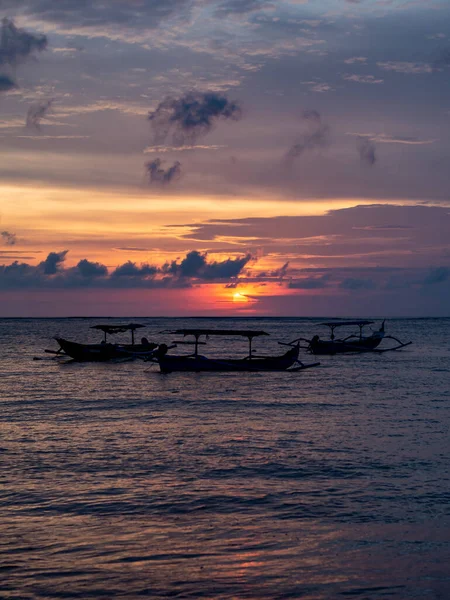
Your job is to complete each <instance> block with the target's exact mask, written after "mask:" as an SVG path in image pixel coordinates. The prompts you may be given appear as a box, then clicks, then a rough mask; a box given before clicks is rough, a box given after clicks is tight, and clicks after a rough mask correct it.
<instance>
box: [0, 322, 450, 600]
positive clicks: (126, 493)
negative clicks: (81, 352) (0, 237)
mask: <svg viewBox="0 0 450 600" xmlns="http://www.w3.org/2000/svg"><path fill="white" fill-rule="evenodd" d="M322 320H323V319H320V320H318V319H316V320H314V319H231V318H230V319H150V318H149V319H120V320H119V319H108V320H107V322H111V323H114V322H124V321H125V322H128V321H138V322H139V323H143V324H145V325H146V328H145V329H142V332H143V333H142V335H145V336H146V337H148V339H149V340H150V341H157V342H163V341H164V342H167V341H168V340H171V339H174V337H173V336H168V335H167V334H161V333H159V332H161V331H162V330H166V329H169V328H180V327H211V328H213V327H218V328H219V327H220V328H233V327H238V328H240V329H244V328H251V329H262V330H265V331H267V332H268V333H270V334H271V335H270V337H269V338H261V339H255V341H254V347H255V349H256V351H257V353H258V354H263V353H264V352H267V353H277V354H279V353H281V352H282V351H283V349H282V347H281V346H279V345H278V344H277V342H278V341H289V340H291V339H294V338H296V337H299V336H304V337H308V338H309V337H311V336H312V335H314V334H315V333H319V334H321V335H322V334H323V335H325V334H326V331H325V329H324V328H323V327H321V326H320V324H319V323H320V321H322ZM103 321H105V320H103ZM100 322H102V319H98V318H97V319H81V318H80V319H3V320H0V422H1V424H0V434H1V438H0V451H1V452H0V597H1V598H7V599H16V600H38V599H39V600H44V599H45V600H47V599H68V598H69V599H70V598H82V599H83V600H91V599H92V600H94V599H95V600H97V599H99V598H107V599H122V598H124V599H134V598H136V599H138V598H208V599H224V600H232V599H233V600H238V599H285V598H302V599H305V600H319V599H327V600H328V599H334V598H338V599H344V598H358V599H363V598H364V599H379V598H380V599H381V598H383V599H387V598H395V599H411V598H427V599H428V598H439V599H441V598H442V599H447V598H450V439H449V432H450V335H449V334H450V319H417V320H410V319H408V320H406V319H405V320H403V319H392V320H388V321H387V322H386V330H387V333H388V334H391V335H394V336H396V337H398V338H400V339H401V340H402V341H409V340H411V341H412V342H413V344H412V345H411V346H408V347H407V348H405V349H403V350H401V351H398V352H392V353H389V352H388V353H385V354H363V355H358V356H354V355H352V356H342V355H340V356H339V355H338V356H334V357H329V356H323V357H320V358H319V360H320V362H321V365H320V367H317V368H314V369H309V370H306V371H303V372H302V371H300V372H297V373H197V374H196V373H185V374H180V373H172V374H168V375H161V374H160V373H159V372H158V369H157V366H156V365H152V364H151V363H146V362H142V361H134V362H121V363H116V364H109V363H101V364H100V363H97V364H96V363H84V364H81V363H68V364H60V363H59V362H58V361H55V360H53V359H52V358H51V355H49V354H45V353H44V352H43V351H44V349H45V348H53V349H56V348H57V345H56V342H54V341H53V340H52V337H53V336H55V335H61V336H63V337H66V338H68V339H73V340H76V341H80V342H83V341H88V340H89V341H92V342H94V341H99V340H100V339H101V335H100V336H99V332H95V331H93V330H91V329H89V327H90V326H92V325H94V324H96V323H100ZM139 333H140V332H138V334H139ZM121 335H122V334H121ZM126 337H127V336H125V335H122V337H120V336H119V337H118V338H117V339H118V340H119V339H120V340H125V339H126ZM175 337H176V336H175ZM383 344H384V342H383ZM181 351H182V352H187V351H189V350H188V347H184V348H181ZM246 351H247V344H246V341H245V340H242V339H236V340H235V339H233V340H231V339H228V338H226V339H223V340H217V341H216V340H210V341H209V342H208V345H207V346H205V347H204V346H202V347H201V352H202V353H203V352H204V353H205V354H208V355H211V356H213V355H219V354H224V353H228V354H229V355H231V354H235V353H242V355H245V353H246ZM34 357H38V358H40V359H42V360H33V358H34ZM302 357H303V359H304V360H305V361H306V362H308V361H311V360H312V359H311V357H309V356H308V355H307V354H306V353H303V354H302Z"/></svg>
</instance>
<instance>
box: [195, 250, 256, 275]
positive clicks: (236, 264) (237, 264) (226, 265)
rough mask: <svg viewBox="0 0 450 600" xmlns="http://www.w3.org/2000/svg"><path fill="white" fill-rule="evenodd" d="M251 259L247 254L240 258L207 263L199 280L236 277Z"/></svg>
mask: <svg viewBox="0 0 450 600" xmlns="http://www.w3.org/2000/svg"><path fill="white" fill-rule="evenodd" d="M251 258H252V257H251V255H250V254H247V255H246V256H242V257H241V258H228V259H227V260H224V261H222V262H212V263H209V264H207V265H206V266H205V268H204V270H203V272H202V273H201V278H202V279H206V280H208V279H228V278H230V277H237V276H238V275H239V273H240V272H241V271H242V269H243V268H244V267H245V265H246V264H247V263H248V262H249V260H251Z"/></svg>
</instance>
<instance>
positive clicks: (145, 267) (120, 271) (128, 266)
mask: <svg viewBox="0 0 450 600" xmlns="http://www.w3.org/2000/svg"><path fill="white" fill-rule="evenodd" d="M157 273H158V268H157V267H154V266H152V265H149V264H147V263H144V264H142V265H140V266H138V265H137V264H136V263H135V262H132V261H131V260H129V261H127V262H126V263H124V264H123V265H120V266H119V267H117V268H116V269H115V270H114V271H113V272H112V277H154V276H155V275H156V274H157Z"/></svg>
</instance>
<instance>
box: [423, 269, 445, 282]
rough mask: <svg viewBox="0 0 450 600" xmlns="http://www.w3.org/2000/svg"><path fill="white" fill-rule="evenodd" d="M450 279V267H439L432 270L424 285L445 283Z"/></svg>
mask: <svg viewBox="0 0 450 600" xmlns="http://www.w3.org/2000/svg"><path fill="white" fill-rule="evenodd" d="M449 277H450V268H449V267H437V268H435V269H432V270H431V271H430V272H429V273H428V275H427V276H426V277H425V279H424V281H423V283H424V285H434V284H436V283H443V282H444V281H447V280H448V278H449Z"/></svg>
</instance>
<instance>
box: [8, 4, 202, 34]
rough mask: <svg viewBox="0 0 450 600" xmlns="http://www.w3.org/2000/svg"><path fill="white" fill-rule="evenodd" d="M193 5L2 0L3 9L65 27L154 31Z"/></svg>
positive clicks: (10, 12)
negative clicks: (133, 28) (107, 27)
mask: <svg viewBox="0 0 450 600" xmlns="http://www.w3.org/2000/svg"><path fill="white" fill-rule="evenodd" d="M191 5H192V0H138V1H133V0H123V1H120V0H89V1H88V0H57V1H55V0H2V1H1V3H0V8H2V9H3V10H5V11H6V10H7V11H8V12H9V14H25V15H28V16H33V17H37V18H39V20H40V21H47V22H50V23H56V24H58V25H60V26H62V27H67V28H70V27H83V28H89V29H91V30H95V29H96V28H99V27H101V26H107V25H118V26H121V27H125V28H126V27H128V28H130V27H135V28H139V29H142V28H149V29H153V28H156V27H157V26H159V25H160V23H161V22H162V21H163V20H165V19H167V18H170V17H171V16H172V15H174V14H179V13H180V12H181V11H182V10H183V9H185V8H189V7H190V6H191Z"/></svg>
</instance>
